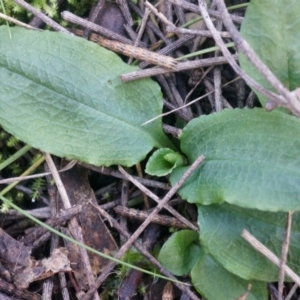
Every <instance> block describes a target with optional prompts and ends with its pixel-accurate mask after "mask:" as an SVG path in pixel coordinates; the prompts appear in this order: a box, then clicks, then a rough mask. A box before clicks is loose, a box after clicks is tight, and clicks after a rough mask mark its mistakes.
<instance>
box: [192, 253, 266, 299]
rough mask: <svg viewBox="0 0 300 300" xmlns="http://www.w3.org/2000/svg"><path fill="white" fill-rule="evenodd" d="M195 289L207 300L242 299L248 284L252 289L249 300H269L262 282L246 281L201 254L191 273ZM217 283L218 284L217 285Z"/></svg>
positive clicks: (209, 257)
mask: <svg viewBox="0 0 300 300" xmlns="http://www.w3.org/2000/svg"><path fill="white" fill-rule="evenodd" d="M191 277H192V283H193V285H194V287H195V289H196V290H197V291H198V292H199V293H200V294H201V295H202V296H204V297H205V299H207V300H215V299H218V300H228V299H240V297H241V296H242V295H243V294H244V293H245V292H246V290H247V287H248V284H251V286H252V288H251V290H250V292H249V294H248V296H247V300H267V299H268V290H267V285H266V283H264V282H261V281H246V280H244V279H242V278H240V277H238V276H235V275H233V274H232V273H229V272H228V271H226V270H225V269H224V268H222V267H221V266H220V265H218V264H217V263H216V262H215V261H214V259H213V258H212V257H211V256H209V255H208V254H205V253H204V252H201V254H200V257H199V259H198V261H197V263H196V265H195V267H194V268H193V269H192V272H191ZM216 283H217V284H216Z"/></svg>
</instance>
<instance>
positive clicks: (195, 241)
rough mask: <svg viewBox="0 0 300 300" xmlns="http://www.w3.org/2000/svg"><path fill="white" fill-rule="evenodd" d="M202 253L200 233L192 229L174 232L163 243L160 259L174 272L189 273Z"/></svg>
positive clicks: (179, 273)
mask: <svg viewBox="0 0 300 300" xmlns="http://www.w3.org/2000/svg"><path fill="white" fill-rule="evenodd" d="M199 254H200V246H199V234H198V233H197V232H195V231H192V230H182V231H179V232H176V233H174V234H173V235H172V236H171V237H170V238H169V239H168V240H167V241H166V242H165V244H164V245H163V247H162V249H161V250H160V253H159V255H158V260H159V261H160V262H161V263H162V264H163V265H164V266H165V267H166V268H167V269H168V270H169V271H170V272H172V273H173V274H175V275H179V276H181V275H187V274H188V273H189V272H190V271H191V269H192V268H193V267H194V265H195V263H196V261H197V259H198V257H199Z"/></svg>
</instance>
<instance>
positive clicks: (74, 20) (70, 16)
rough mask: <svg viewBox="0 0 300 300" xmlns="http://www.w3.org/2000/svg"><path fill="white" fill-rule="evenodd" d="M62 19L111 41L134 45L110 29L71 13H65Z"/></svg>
mask: <svg viewBox="0 0 300 300" xmlns="http://www.w3.org/2000/svg"><path fill="white" fill-rule="evenodd" d="M61 17H62V18H63V19H64V20H65V21H68V22H70V23H74V24H77V25H81V26H83V27H86V28H89V29H91V30H93V31H95V32H98V33H100V34H101V35H103V36H105V37H107V38H111V39H114V40H116V41H119V42H121V43H124V44H129V45H132V43H133V42H132V41H131V40H129V39H127V38H125V37H124V36H122V35H120V34H118V33H115V32H113V31H111V30H108V29H106V28H104V27H102V26H99V25H97V24H95V23H92V22H89V21H87V20H85V19H82V18H79V17H77V16H76V15H74V14H72V13H70V12H69V11H63V12H62V13H61Z"/></svg>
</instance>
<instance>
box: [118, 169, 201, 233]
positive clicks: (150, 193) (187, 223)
mask: <svg viewBox="0 0 300 300" xmlns="http://www.w3.org/2000/svg"><path fill="white" fill-rule="evenodd" d="M120 172H121V173H122V174H123V175H124V176H125V177H126V179H127V180H129V181H130V182H132V183H133V184H134V185H135V186H136V187H138V188H139V189H140V190H141V191H142V192H143V193H145V194H146V195H148V196H149V197H150V198H151V199H153V200H154V201H155V202H157V203H160V202H161V199H160V198H159V197H158V196H156V195H155V194H154V193H152V192H151V191H150V190H148V189H147V188H146V187H145V186H143V185H142V184H141V183H140V182H138V181H137V180H136V179H135V178H133V177H132V176H131V175H130V174H128V173H127V172H125V170H124V169H120ZM164 208H165V209H166V210H167V211H169V212H170V213H171V214H172V215H173V216H174V217H176V218H177V219H178V220H180V221H181V222H182V223H183V224H185V225H186V226H187V227H189V228H190V229H192V230H195V231H198V228H197V227H196V226H195V225H194V224H193V223H191V222H190V221H188V220H186V219H185V218H183V217H182V216H181V215H180V214H179V213H178V212H177V211H176V210H175V209H174V208H173V207H171V206H169V205H168V204H166V205H165V207H164Z"/></svg>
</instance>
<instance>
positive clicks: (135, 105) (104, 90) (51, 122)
mask: <svg viewBox="0 0 300 300" xmlns="http://www.w3.org/2000/svg"><path fill="white" fill-rule="evenodd" d="M11 31H12V39H10V38H9V35H8V31H7V28H6V27H0V39H1V43H0V89H1V94H0V124H1V125H2V126H3V127H4V129H6V130H7V131H9V132H10V133H12V134H13V135H15V136H16V137H17V138H18V139H20V140H22V141H24V142H26V143H28V144H30V145H31V146H33V147H36V148H39V149H41V150H43V151H47V152H50V153H52V154H55V155H58V156H63V157H67V158H69V159H78V160H82V161H85V162H88V163H91V164H95V165H105V166H108V165H112V164H122V165H125V166H130V165H133V164H135V163H137V162H139V161H141V160H142V159H143V158H144V157H145V156H146V155H147V153H148V152H149V151H150V150H151V149H152V148H153V147H158V148H160V147H164V146H165V147H171V148H172V147H173V146H172V145H171V144H170V142H169V140H168V139H167V137H166V136H165V135H164V133H163V131H162V126H161V121H155V122H152V123H151V124H149V125H147V126H140V125H141V124H142V123H144V122H145V121H147V120H149V119H151V118H153V117H155V116H157V115H159V114H160V113H161V111H162V96H161V91H160V88H159V86H158V84H156V83H155V82H154V81H152V80H150V79H146V80H139V81H136V82H131V83H122V82H121V80H120V78H119V76H120V75H121V74H123V73H126V72H131V71H133V70H136V67H131V66H128V65H127V64H125V63H123V62H122V60H121V59H120V58H119V57H118V56H117V55H116V54H115V53H113V52H111V51H108V50H106V49H104V48H102V47H100V46H98V45H96V44H94V43H91V42H88V41H85V40H84V39H81V38H77V37H74V36H69V35H66V34H62V33H54V32H48V31H44V32H37V31H29V30H26V29H21V28H12V29H11Z"/></svg>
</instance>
